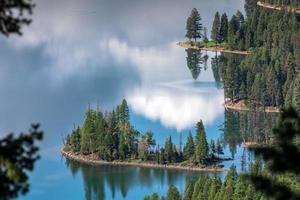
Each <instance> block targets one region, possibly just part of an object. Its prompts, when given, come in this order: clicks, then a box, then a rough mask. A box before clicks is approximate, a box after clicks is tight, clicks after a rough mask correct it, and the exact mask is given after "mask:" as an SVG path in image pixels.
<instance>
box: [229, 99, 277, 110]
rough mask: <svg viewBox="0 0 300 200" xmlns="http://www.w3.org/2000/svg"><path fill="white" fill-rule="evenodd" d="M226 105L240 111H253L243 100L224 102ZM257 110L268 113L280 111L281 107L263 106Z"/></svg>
mask: <svg viewBox="0 0 300 200" xmlns="http://www.w3.org/2000/svg"><path fill="white" fill-rule="evenodd" d="M224 107H225V108H227V109H230V110H238V111H253V110H252V109H251V108H249V107H248V106H246V104H245V103H244V102H243V100H240V101H236V102H232V101H226V102H225V103H224ZM255 111H262V112H267V113H280V109H279V108H277V107H268V106H267V107H264V108H263V107H261V108H257V109H256V110H255Z"/></svg>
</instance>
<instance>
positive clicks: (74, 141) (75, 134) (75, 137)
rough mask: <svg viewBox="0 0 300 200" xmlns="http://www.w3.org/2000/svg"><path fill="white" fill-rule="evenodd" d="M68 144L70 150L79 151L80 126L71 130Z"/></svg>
mask: <svg viewBox="0 0 300 200" xmlns="http://www.w3.org/2000/svg"><path fill="white" fill-rule="evenodd" d="M69 145H70V147H71V151H73V152H79V151H80V128H79V127H78V128H76V129H74V130H73V131H72V133H71V135H70V141H69Z"/></svg>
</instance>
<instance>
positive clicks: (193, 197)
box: [144, 165, 267, 200]
mask: <svg viewBox="0 0 300 200" xmlns="http://www.w3.org/2000/svg"><path fill="white" fill-rule="evenodd" d="M259 167H260V166H254V165H253V167H252V171H255V170H260V169H259ZM159 199H160V200H198V199H206V200H249V199H253V200H264V199H267V198H266V197H264V195H263V194H262V193H260V192H256V191H255V188H254V186H253V185H252V183H251V182H250V180H248V179H246V178H245V177H244V176H243V175H241V174H238V173H237V171H236V167H235V166H234V165H232V166H231V168H230V170H229V171H228V173H227V175H226V177H225V179H224V181H222V180H221V178H220V177H219V176H217V175H213V176H209V175H203V176H201V177H199V178H198V179H196V180H193V179H190V180H188V181H187V184H186V186H185V190H184V193H183V194H180V193H179V191H178V189H177V188H176V187H175V186H170V187H169V190H168V192H167V195H166V196H162V197H159V196H158V194H157V193H154V194H152V195H150V196H149V195H148V196H145V197H144V200H159Z"/></svg>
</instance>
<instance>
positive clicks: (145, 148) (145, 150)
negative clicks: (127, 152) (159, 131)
mask: <svg viewBox="0 0 300 200" xmlns="http://www.w3.org/2000/svg"><path fill="white" fill-rule="evenodd" d="M155 143H156V142H155V139H153V132H151V131H147V132H146V133H145V134H144V135H143V136H142V139H141V141H140V144H139V145H140V147H139V149H140V151H139V156H140V158H142V159H143V160H147V159H148V155H149V150H150V148H151V147H153V146H154V145H155Z"/></svg>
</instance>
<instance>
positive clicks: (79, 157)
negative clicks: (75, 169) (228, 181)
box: [61, 149, 226, 172]
mask: <svg viewBox="0 0 300 200" xmlns="http://www.w3.org/2000/svg"><path fill="white" fill-rule="evenodd" d="M61 154H62V155H63V156H64V157H65V158H68V159H71V160H74V161H77V162H81V163H85V164H89V165H110V166H132V167H144V168H155V169H171V170H181V171H199V172H224V171H226V169H224V168H220V167H216V168H214V167H203V168H201V167H192V166H180V165H175V164H171V165H161V164H154V163H145V162H144V163H143V162H128V161H111V162H109V161H104V160H96V159H92V158H90V157H89V156H84V155H75V154H74V153H72V152H67V151H64V150H63V149H61Z"/></svg>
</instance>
